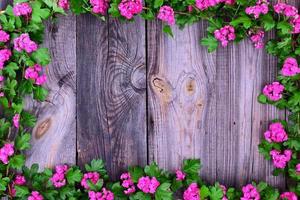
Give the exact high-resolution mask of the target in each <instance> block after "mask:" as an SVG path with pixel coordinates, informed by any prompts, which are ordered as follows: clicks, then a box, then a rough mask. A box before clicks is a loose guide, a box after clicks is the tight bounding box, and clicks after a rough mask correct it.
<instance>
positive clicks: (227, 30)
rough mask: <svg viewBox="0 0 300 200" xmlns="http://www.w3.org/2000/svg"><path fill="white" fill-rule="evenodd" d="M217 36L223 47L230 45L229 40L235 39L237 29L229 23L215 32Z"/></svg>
mask: <svg viewBox="0 0 300 200" xmlns="http://www.w3.org/2000/svg"><path fill="white" fill-rule="evenodd" d="M214 35H215V38H216V39H217V40H219V41H220V42H221V44H222V46H223V47H226V46H227V45H228V42H229V41H233V40H235V37H236V36H235V30H234V28H233V26H230V25H227V26H224V27H222V28H221V29H219V30H215V32H214Z"/></svg>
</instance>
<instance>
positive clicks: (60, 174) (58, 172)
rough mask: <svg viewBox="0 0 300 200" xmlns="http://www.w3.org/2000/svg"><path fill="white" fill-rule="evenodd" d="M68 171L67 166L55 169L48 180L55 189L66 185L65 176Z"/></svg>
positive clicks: (59, 166)
mask: <svg viewBox="0 0 300 200" xmlns="http://www.w3.org/2000/svg"><path fill="white" fill-rule="evenodd" d="M67 171H68V166H67V165H58V166H56V167H55V173H54V174H53V176H52V177H51V178H50V181H51V182H52V184H53V185H54V187H56V188H61V187H63V186H65V185H66V182H67V181H66V179H65V174H66V172H67Z"/></svg>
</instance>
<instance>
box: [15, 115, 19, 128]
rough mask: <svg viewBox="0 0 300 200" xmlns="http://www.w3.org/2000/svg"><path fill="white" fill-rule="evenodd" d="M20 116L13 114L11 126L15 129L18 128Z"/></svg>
mask: <svg viewBox="0 0 300 200" xmlns="http://www.w3.org/2000/svg"><path fill="white" fill-rule="evenodd" d="M19 122H20V114H15V116H14V117H13V124H14V126H15V127H16V128H19V127H20V123H19Z"/></svg>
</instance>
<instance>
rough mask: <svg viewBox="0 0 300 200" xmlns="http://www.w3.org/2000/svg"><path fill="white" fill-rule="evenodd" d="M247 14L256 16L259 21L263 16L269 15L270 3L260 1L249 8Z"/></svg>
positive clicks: (266, 0) (265, 0) (263, 0)
mask: <svg viewBox="0 0 300 200" xmlns="http://www.w3.org/2000/svg"><path fill="white" fill-rule="evenodd" d="M245 12H246V14H248V15H254V18H255V19H257V18H259V16H260V15H261V14H267V13H268V12H269V1H268V0H258V1H257V2H256V5H255V6H250V7H247V8H246V10H245Z"/></svg>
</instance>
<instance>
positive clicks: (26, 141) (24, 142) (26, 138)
mask: <svg viewBox="0 0 300 200" xmlns="http://www.w3.org/2000/svg"><path fill="white" fill-rule="evenodd" d="M30 138H31V135H30V134H29V133H25V134H23V135H18V136H17V138H16V140H15V147H16V149H18V150H26V149H29V148H30Z"/></svg>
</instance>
